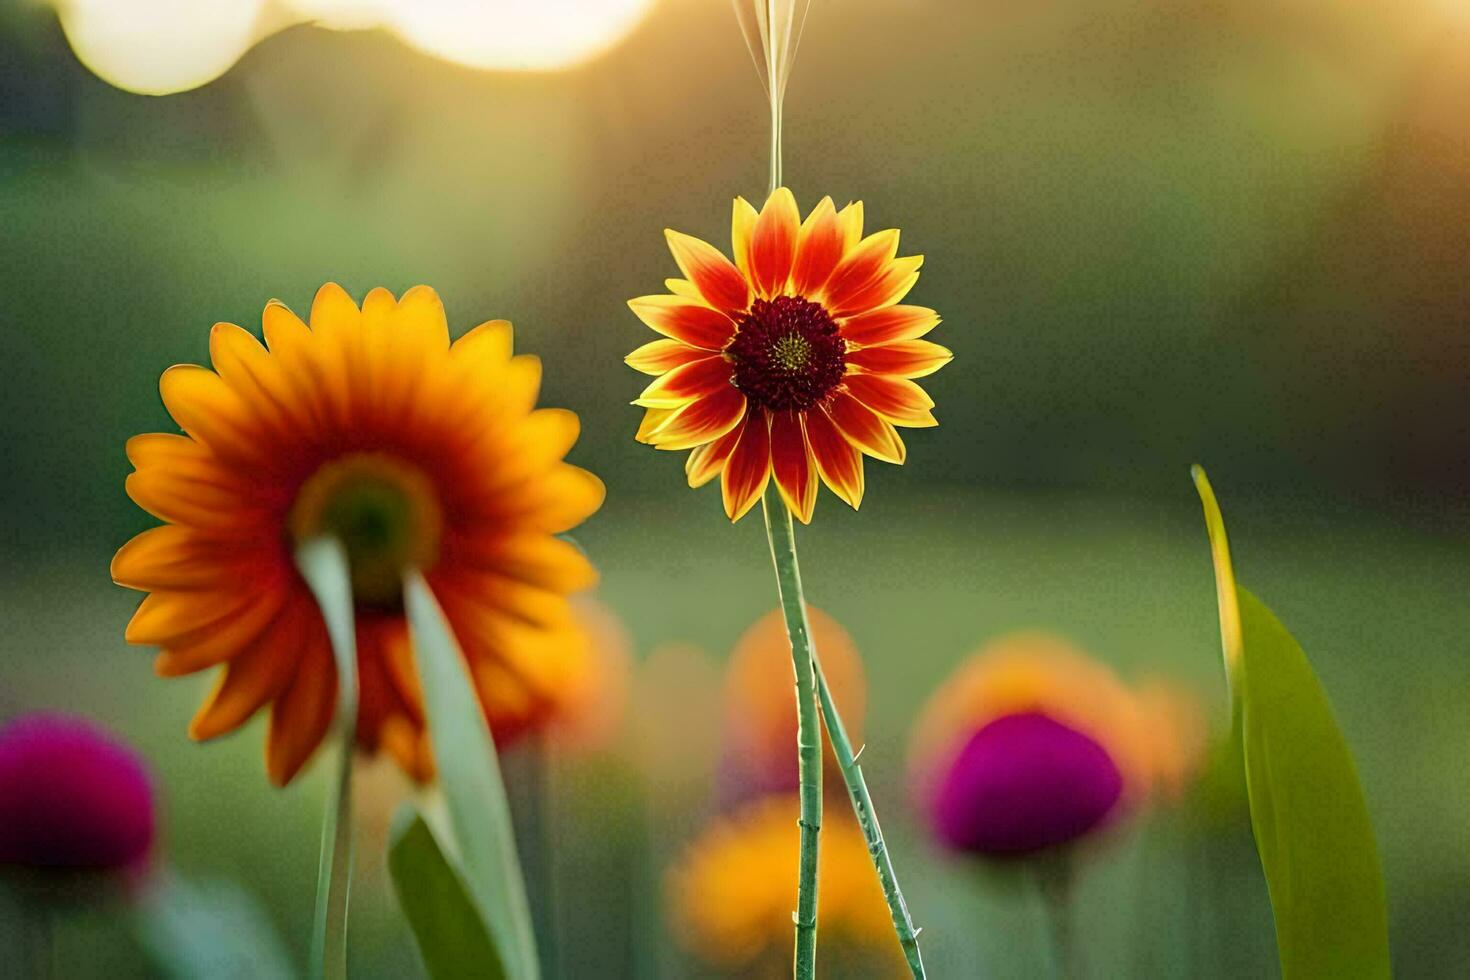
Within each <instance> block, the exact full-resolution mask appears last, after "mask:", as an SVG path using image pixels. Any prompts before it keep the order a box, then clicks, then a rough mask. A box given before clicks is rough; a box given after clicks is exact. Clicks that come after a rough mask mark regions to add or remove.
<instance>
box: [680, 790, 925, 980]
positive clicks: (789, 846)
mask: <svg viewBox="0 0 1470 980" xmlns="http://www.w3.org/2000/svg"><path fill="white" fill-rule="evenodd" d="M799 809H800V807H799V805H798V802H797V798H796V796H795V795H794V794H793V795H787V794H778V795H773V796H767V797H764V798H761V799H758V800H756V801H754V802H752V803H749V804H746V805H745V806H743V807H741V808H740V809H738V810H736V811H734V812H732V813H729V814H726V815H724V816H721V817H717V818H716V819H715V820H713V821H712V822H711V823H710V824H709V825H708V826H707V827H706V828H705V829H704V830H703V832H702V833H701V834H700V835H699V836H698V837H697V838H695V839H694V840H693V841H692V842H691V843H690V844H689V845H688V847H687V848H686V850H685V852H684V854H683V855H682V857H681V858H680V859H679V860H678V862H677V863H675V864H674V866H673V867H671V868H670V869H669V872H668V876H667V881H666V886H667V895H668V911H669V917H670V919H671V924H672V925H673V928H674V932H675V934H676V935H677V937H678V938H679V940H680V942H681V944H682V945H683V946H684V947H685V948H686V949H688V950H689V951H690V952H692V953H694V954H695V955H697V956H698V957H699V958H700V959H702V960H705V961H706V962H708V963H711V964H714V965H716V966H719V967H723V968H727V969H738V970H740V972H741V975H742V976H765V975H768V974H769V975H771V976H779V975H781V974H782V973H784V974H786V975H789V974H790V972H791V943H792V932H791V910H792V909H793V908H794V907H795V905H796V889H797V848H798V838H797V835H796V834H795V833H794V832H793V829H792V828H793V827H794V826H795V824H796V819H797V812H798V810H799ZM818 865H819V866H818V874H819V876H820V882H821V885H820V888H819V889H818V898H817V901H818V906H817V921H818V924H819V929H820V934H821V935H822V936H824V937H827V938H832V939H835V940H836V941H837V942H836V948H835V952H836V953H837V954H838V955H837V962H839V963H843V964H844V965H845V966H846V967H848V968H847V969H842V970H837V971H834V972H835V973H839V974H841V975H843V976H849V975H851V976H858V975H862V976H866V975H883V976H887V975H893V976H897V975H899V974H900V973H901V972H903V971H902V970H901V966H900V962H899V960H898V957H897V955H896V954H897V952H898V944H897V943H895V942H894V941H893V921H892V919H891V918H890V916H889V913H888V905H887V903H886V902H885V901H884V898H883V890H882V888H881V887H880V886H879V884H878V879H877V878H876V877H875V876H874V874H873V863H872V858H871V857H870V856H869V854H868V845H867V841H866V840H865V839H864V838H863V833H862V830H861V829H859V827H858V825H857V821H855V820H854V819H853V818H852V817H851V815H849V814H846V813H843V812H841V811H838V812H836V813H834V814H831V815H829V817H828V818H827V820H826V822H825V823H824V824H823V825H822V849H821V853H820V856H819V858H818ZM843 954H846V956H845V957H844V955H843ZM848 959H850V960H851V962H850V963H849V962H847V960H848ZM762 966H764V967H767V968H768V969H764V970H763V969H761V967H762ZM859 967H862V968H863V969H859Z"/></svg>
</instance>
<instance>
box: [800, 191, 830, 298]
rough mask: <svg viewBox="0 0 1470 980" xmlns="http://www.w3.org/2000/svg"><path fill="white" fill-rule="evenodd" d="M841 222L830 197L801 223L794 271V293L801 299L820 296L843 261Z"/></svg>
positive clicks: (823, 200)
mask: <svg viewBox="0 0 1470 980" xmlns="http://www.w3.org/2000/svg"><path fill="white" fill-rule="evenodd" d="M842 250H843V239H842V223H841V222H840V221H838V220H837V208H836V207H835V206H834V205H833V204H832V199H831V198H830V197H824V198H822V200H821V201H820V202H818V203H817V206H816V207H815V208H813V209H812V213H811V214H809V215H807V217H806V220H805V221H804V222H802V224H801V232H800V234H799V235H798V236H797V239H796V263H795V265H794V266H793V267H792V270H791V291H792V292H793V293H795V294H796V295H798V296H810V295H813V294H815V293H817V292H818V291H819V290H820V289H821V288H822V287H823V286H824V285H826V283H827V279H828V277H829V276H831V275H832V270H833V269H835V268H837V263H838V262H839V261H841V260H842Z"/></svg>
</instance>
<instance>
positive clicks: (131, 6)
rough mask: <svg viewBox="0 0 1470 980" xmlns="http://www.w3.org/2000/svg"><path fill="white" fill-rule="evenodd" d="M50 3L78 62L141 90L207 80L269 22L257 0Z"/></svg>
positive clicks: (161, 91)
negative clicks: (54, 8) (52, 4)
mask: <svg viewBox="0 0 1470 980" xmlns="http://www.w3.org/2000/svg"><path fill="white" fill-rule="evenodd" d="M56 9H57V13H58V15H59V16H60V18H61V26H62V29H63V30H64V31H65V32H66V38H67V40H68V41H69V42H71V47H72V50H73V51H75V52H76V55H77V58H78V59H79V60H80V61H81V62H82V64H84V65H86V66H87V67H88V68H90V69H91V70H92V71H93V72H95V73H96V74H97V75H98V77H100V78H102V79H103V80H104V81H107V82H110V83H111V84H113V85H116V86H117V87H118V88H122V89H127V90H128V91H130V92H138V93H141V94H144V95H167V94H169V93H170V92H183V91H186V90H188V89H191V88H198V87H199V86H200V85H204V84H205V83H207V82H212V81H214V80H215V79H216V78H218V77H219V76H221V75H223V74H224V73H225V72H226V71H228V70H229V68H230V66H231V65H233V64H234V63H235V62H236V61H238V60H239V59H240V56H241V55H242V54H244V53H245V52H246V51H248V50H249V49H250V46H251V45H252V44H254V43H255V42H256V41H258V40H260V39H261V38H262V37H264V36H265V34H266V33H268V30H269V28H268V27H267V25H266V23H265V21H266V5H265V0H56ZM272 19H274V18H272Z"/></svg>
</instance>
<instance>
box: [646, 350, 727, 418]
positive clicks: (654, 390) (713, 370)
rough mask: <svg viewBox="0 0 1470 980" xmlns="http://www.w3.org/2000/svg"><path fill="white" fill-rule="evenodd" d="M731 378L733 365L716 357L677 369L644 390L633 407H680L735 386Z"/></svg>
mask: <svg viewBox="0 0 1470 980" xmlns="http://www.w3.org/2000/svg"><path fill="white" fill-rule="evenodd" d="M730 377H731V371H730V363H729V362H728V361H726V360H725V359H724V358H723V357H721V356H720V355H718V354H716V355H714V356H713V357H706V358H704V359H703V360H699V361H693V362H691V363H689V364H685V365H683V366H682V367H676V368H674V370H672V371H670V372H669V373H668V374H665V375H663V376H662V377H660V378H659V379H658V380H657V381H655V382H653V384H651V385H649V386H648V387H647V388H644V389H643V393H642V394H641V395H639V396H638V399H637V401H635V402H633V404H634V405H638V406H640V407H642V408H679V407H681V406H683V405H686V404H688V403H689V402H691V401H693V400H694V399H696V398H701V397H703V396H705V395H712V394H714V393H715V392H717V391H719V390H720V389H721V388H729V387H731V384H730Z"/></svg>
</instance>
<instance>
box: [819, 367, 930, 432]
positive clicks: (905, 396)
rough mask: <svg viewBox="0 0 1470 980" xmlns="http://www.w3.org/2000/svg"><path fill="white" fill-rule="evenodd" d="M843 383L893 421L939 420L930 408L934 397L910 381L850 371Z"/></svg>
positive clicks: (924, 423) (915, 424)
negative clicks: (851, 372)
mask: <svg viewBox="0 0 1470 980" xmlns="http://www.w3.org/2000/svg"><path fill="white" fill-rule="evenodd" d="M842 383H843V385H844V386H845V387H846V388H847V391H848V393H849V394H851V395H852V396H853V397H854V398H856V399H857V400H858V401H860V402H862V403H863V404H864V405H866V406H868V407H869V408H871V409H872V410H873V411H875V412H877V413H878V414H879V415H880V416H882V417H883V418H885V419H887V420H888V421H889V422H892V423H893V424H894V425H904V426H909V427H911V428H929V427H931V426H935V425H938V424H939V421H938V420H937V419H935V418H934V415H933V414H932V413H931V412H930V411H929V410H930V409H931V408H933V407H934V399H932V398H930V397H929V395H928V394H927V393H926V392H925V391H924V389H923V388H920V387H919V386H918V385H916V384H914V383H913V382H912V381H908V380H906V379H904V378H889V377H885V376H883V375H879V374H849V375H848V376H847V377H846V378H844V379H843V381H842Z"/></svg>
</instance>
